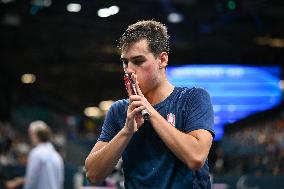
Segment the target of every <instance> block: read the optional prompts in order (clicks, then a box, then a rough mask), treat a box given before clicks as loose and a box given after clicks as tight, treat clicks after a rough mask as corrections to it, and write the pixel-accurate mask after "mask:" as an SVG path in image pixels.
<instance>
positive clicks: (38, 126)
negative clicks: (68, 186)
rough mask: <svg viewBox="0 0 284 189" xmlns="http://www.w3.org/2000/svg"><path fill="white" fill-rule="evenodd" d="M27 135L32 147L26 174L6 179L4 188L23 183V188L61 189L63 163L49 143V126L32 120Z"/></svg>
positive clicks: (12, 188)
mask: <svg viewBox="0 0 284 189" xmlns="http://www.w3.org/2000/svg"><path fill="white" fill-rule="evenodd" d="M29 137H30V139H31V142H32V145H33V146H34V148H33V149H32V150H31V152H30V153H29V156H28V164H27V170H26V175H25V177H24V178H23V177H17V178H15V179H13V180H11V181H8V182H7V183H6V188H8V189H14V188H17V187H18V186H21V185H24V187H23V188H24V189H63V184H64V183H63V182H64V164H63V160H62V158H61V156H60V155H59V153H58V152H57V151H56V150H55V149H54V147H53V146H52V144H51V143H50V137H51V130H50V128H49V126H48V125H47V124H46V123H45V122H43V121H34V122H32V123H31V124H30V126H29Z"/></svg>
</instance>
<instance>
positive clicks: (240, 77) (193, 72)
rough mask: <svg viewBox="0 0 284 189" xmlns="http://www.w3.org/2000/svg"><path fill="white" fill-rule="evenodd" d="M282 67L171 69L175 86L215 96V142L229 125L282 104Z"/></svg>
mask: <svg viewBox="0 0 284 189" xmlns="http://www.w3.org/2000/svg"><path fill="white" fill-rule="evenodd" d="M280 73H281V69H280V67H276V66H270V67H264V66H243V65H185V66H175V67H168V68H167V75H168V79H169V81H170V82H171V83H172V84H173V85H175V86H187V87H193V86H196V87H202V88H204V89H206V90H207V91H208V92H209V93H210V96H211V100H212V103H213V109H214V114H215V131H216V137H215V140H219V139H221V138H222V135H223V127H224V125H226V124H228V123H233V122H235V121H237V120H240V119H242V118H245V117H247V116H249V115H251V114H253V113H256V112H259V111H264V110H267V109H271V108H272V107H274V106H276V105H278V104H280V102H281V98H282V94H281V88H280V84H279V83H280Z"/></svg>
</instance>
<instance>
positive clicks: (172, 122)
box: [167, 113, 176, 127]
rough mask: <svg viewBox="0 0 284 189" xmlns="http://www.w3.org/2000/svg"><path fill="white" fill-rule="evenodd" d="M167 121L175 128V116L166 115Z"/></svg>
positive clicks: (171, 114)
mask: <svg viewBox="0 0 284 189" xmlns="http://www.w3.org/2000/svg"><path fill="white" fill-rule="evenodd" d="M167 121H168V122H169V123H170V124H171V125H172V126H174V127H175V124H176V116H175V114H173V113H169V114H168V115H167Z"/></svg>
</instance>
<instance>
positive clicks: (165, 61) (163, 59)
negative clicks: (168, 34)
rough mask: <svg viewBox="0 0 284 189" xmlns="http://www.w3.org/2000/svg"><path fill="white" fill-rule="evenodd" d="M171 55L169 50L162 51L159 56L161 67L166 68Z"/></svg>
mask: <svg viewBox="0 0 284 189" xmlns="http://www.w3.org/2000/svg"><path fill="white" fill-rule="evenodd" d="M168 60H169V56H168V53H167V52H162V53H161V54H160V57H159V68H160V69H162V68H166V66H167V65H168Z"/></svg>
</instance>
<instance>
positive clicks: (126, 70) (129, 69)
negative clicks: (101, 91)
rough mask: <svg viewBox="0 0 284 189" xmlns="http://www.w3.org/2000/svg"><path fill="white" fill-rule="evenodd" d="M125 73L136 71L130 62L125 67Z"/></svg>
mask: <svg viewBox="0 0 284 189" xmlns="http://www.w3.org/2000/svg"><path fill="white" fill-rule="evenodd" d="M124 72H125V73H135V70H134V68H133V66H132V65H131V64H130V63H129V64H128V65H127V67H125V68H124Z"/></svg>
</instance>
